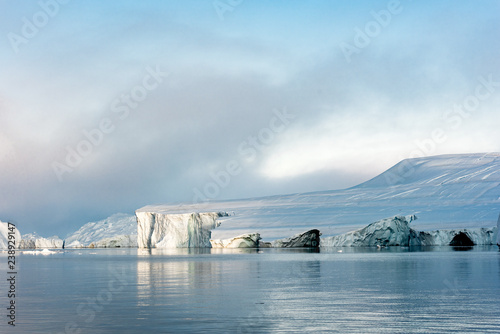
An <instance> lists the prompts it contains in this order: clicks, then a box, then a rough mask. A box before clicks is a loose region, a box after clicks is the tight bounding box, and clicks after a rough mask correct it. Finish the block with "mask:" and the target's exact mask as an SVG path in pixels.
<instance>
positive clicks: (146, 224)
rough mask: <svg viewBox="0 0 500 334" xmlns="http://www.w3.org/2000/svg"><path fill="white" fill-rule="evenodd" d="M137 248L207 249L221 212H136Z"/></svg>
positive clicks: (221, 214)
mask: <svg viewBox="0 0 500 334" xmlns="http://www.w3.org/2000/svg"><path fill="white" fill-rule="evenodd" d="M136 216H137V244H138V247H140V248H185V247H188V248H192V247H206V248H210V247H211V243H210V237H211V232H210V231H211V230H212V229H214V228H216V227H217V220H218V219H219V218H220V217H224V216H227V214H226V213H225V212H203V213H196V212H192V213H164V212H155V211H153V210H151V208H147V207H146V208H142V209H139V210H137V211H136Z"/></svg>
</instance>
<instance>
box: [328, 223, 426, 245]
mask: <svg viewBox="0 0 500 334" xmlns="http://www.w3.org/2000/svg"><path fill="white" fill-rule="evenodd" d="M416 219H417V217H416V216H415V215H412V216H406V217H404V216H395V217H392V218H386V219H382V220H379V221H377V222H374V223H371V224H370V225H368V226H366V227H363V228H362V229H359V230H356V231H353V232H348V233H345V234H341V235H337V236H333V237H327V238H323V239H322V240H321V245H322V246H323V247H342V246H358V247H359V246H366V247H369V246H380V247H382V246H408V245H409V244H410V230H411V229H410V226H409V224H410V222H411V221H413V220H416Z"/></svg>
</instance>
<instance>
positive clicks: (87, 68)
mask: <svg viewBox="0 0 500 334" xmlns="http://www.w3.org/2000/svg"><path fill="white" fill-rule="evenodd" d="M499 33H500V2H499V1H496V0H494V1H487V0H484V1H451V0H448V1H408V0H401V1H397V0H391V1H373V0H372V1H326V0H324V1H320V0H311V1H290V0H288V1H285V0H277V1H258V0H254V1H249V0H184V1H152V0H150V1H147V0H146V1H125V0H124V1H97V0H86V1H79V0H72V1H69V0H40V1H17V0H0V36H1V38H0V71H1V72H0V73H1V75H0V189H1V191H0V220H1V221H4V222H5V221H11V222H14V223H15V224H16V225H17V227H18V228H19V230H20V231H21V233H31V232H37V233H39V234H40V235H42V236H49V235H54V234H57V235H59V236H61V237H63V236H65V235H66V234H68V233H70V232H73V231H75V230H77V229H78V228H79V227H80V226H82V225H83V224H85V223H86V222H89V221H97V220H101V219H104V218H106V217H108V216H110V215H112V214H114V213H117V212H123V213H130V214H133V213H134V211H135V210H136V209H139V208H141V207H142V206H144V205H148V204H163V203H168V204H175V203H193V202H194V203H198V202H204V201H207V200H223V199H234V198H249V197H256V196H267V195H276V194H287V193H298V192H310V191H322V190H333V189H342V188H346V187H351V186H355V185H356V184H359V183H361V182H364V181H366V180H368V179H370V178H372V177H374V176H376V175H377V174H379V173H381V172H383V171H384V170H386V169H388V168H390V167H391V166H392V165H394V164H396V163H397V162H399V161H401V160H402V159H406V158H411V157H420V156H432V155H439V154H459V153H472V152H474V153H480V152H499V151H500V131H499V125H500V113H498V107H499V105H500V66H499V65H500V60H499V59H500V57H499V55H500V44H499V43H498V36H499Z"/></svg>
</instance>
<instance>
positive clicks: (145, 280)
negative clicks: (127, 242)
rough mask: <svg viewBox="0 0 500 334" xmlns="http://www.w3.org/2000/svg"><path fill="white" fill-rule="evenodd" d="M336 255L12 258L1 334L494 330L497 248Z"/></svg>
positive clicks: (498, 323)
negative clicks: (11, 285) (11, 290)
mask: <svg viewBox="0 0 500 334" xmlns="http://www.w3.org/2000/svg"><path fill="white" fill-rule="evenodd" d="M339 250H341V248H335V249H330V250H324V249H322V250H321V252H320V253H317V252H313V251H310V250H273V249H265V250H263V251H262V250H261V251H259V252H257V251H256V250H246V251H245V250H235V251H230V250H227V251H220V250H219V251H217V250H205V251H189V250H171V251H165V250H163V251H162V250H153V251H152V252H147V251H143V250H137V249H110V250H103V249H101V250H91V249H86V250H66V251H64V252H61V253H58V254H53V255H48V256H43V255H29V254H18V267H19V270H18V275H17V282H16V289H17V298H16V306H17V308H16V312H17V314H16V316H17V318H16V327H11V326H7V320H6V319H7V318H6V314H7V310H6V307H7V306H8V302H9V300H8V299H7V297H6V293H5V291H6V289H5V288H6V287H7V284H6V280H5V279H2V283H1V284H0V287H1V288H2V295H1V297H0V303H1V307H2V308H1V309H2V310H4V311H1V313H2V314H1V315H2V319H3V320H2V323H1V324H0V332H1V333H9V332H12V333H281V332H282V333H290V332H295V333H304V332H315V333H318V332H319V333H451V332H453V333H456V332H461V333H473V332H478V333H500V252H499V251H498V248H497V247H496V246H495V247H486V248H478V247H475V248H473V249H469V250H467V251H456V250H453V249H452V248H450V247H443V248H434V249H426V250H418V251H409V250H408V249H404V248H388V249H382V250H377V249H370V248H365V249H361V250H355V249H349V248H343V249H342V250H343V251H342V252H338V251H339ZM461 250H464V249H461ZM0 261H1V265H0V268H1V269H2V275H4V276H5V277H6V276H7V274H6V272H7V269H6V262H7V259H6V254H2V255H1V256H0Z"/></svg>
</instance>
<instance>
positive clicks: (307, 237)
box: [266, 229, 321, 248]
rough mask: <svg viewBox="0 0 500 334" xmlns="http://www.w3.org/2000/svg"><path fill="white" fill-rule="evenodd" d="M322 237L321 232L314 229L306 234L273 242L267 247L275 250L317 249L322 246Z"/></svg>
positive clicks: (298, 234)
mask: <svg viewBox="0 0 500 334" xmlns="http://www.w3.org/2000/svg"><path fill="white" fill-rule="evenodd" d="M320 235H321V232H320V231H319V230H316V229H313V230H309V231H306V232H302V233H297V234H295V235H293V236H291V237H289V238H283V239H278V240H274V241H271V242H270V243H268V245H266V246H267V247H273V248H298V247H310V248H316V247H319V246H320Z"/></svg>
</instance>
